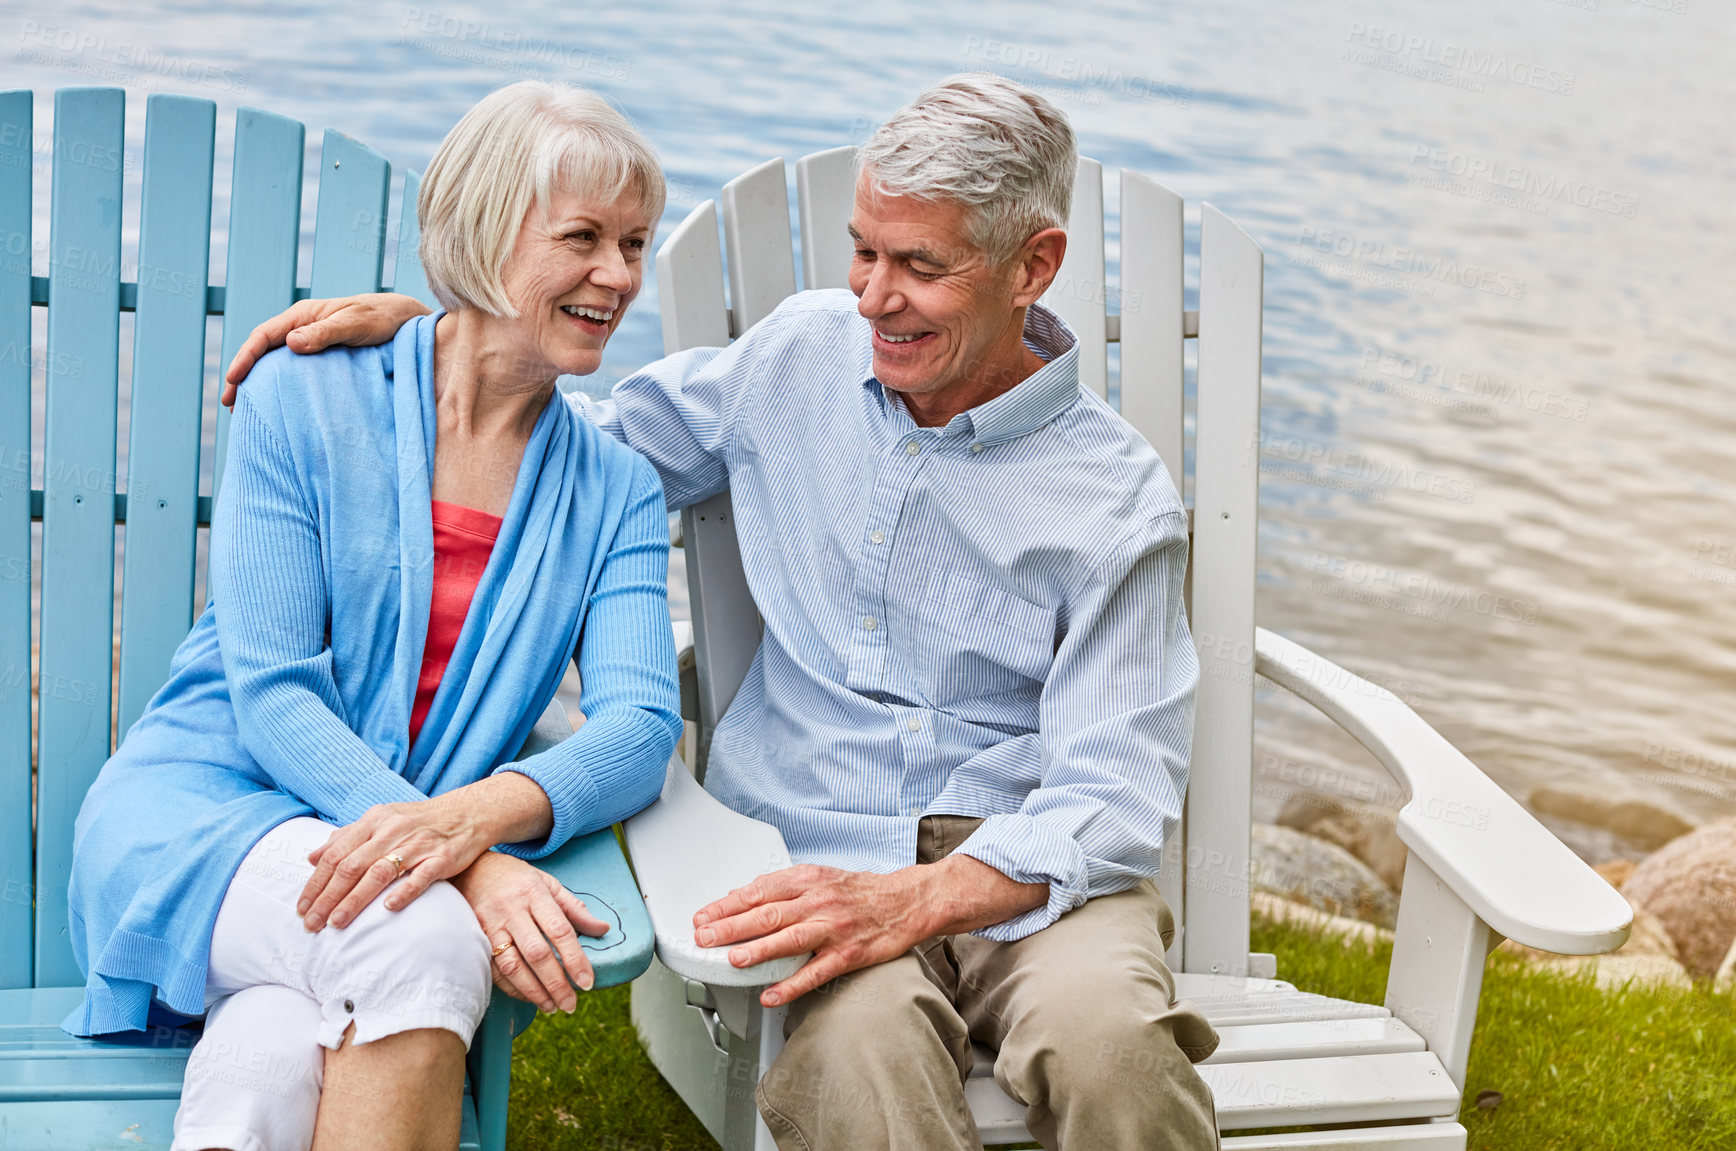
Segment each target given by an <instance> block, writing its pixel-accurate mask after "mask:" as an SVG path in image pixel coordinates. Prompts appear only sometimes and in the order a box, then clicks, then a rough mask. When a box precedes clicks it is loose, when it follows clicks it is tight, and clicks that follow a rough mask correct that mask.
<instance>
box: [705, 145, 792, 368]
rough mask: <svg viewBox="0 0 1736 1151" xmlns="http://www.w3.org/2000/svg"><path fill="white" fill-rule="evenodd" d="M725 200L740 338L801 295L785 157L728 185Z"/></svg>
mask: <svg viewBox="0 0 1736 1151" xmlns="http://www.w3.org/2000/svg"><path fill="white" fill-rule="evenodd" d="M722 200H723V243H724V247H725V248H726V249H727V251H728V253H729V264H728V268H729V306H730V311H731V313H732V314H733V317H734V320H735V323H734V324H733V325H732V326H733V327H734V329H735V331H736V333H737V334H740V333H742V332H745V331H747V330H748V329H749V328H751V327H753V326H754V325H755V324H757V323H759V322H760V321H761V320H763V319H765V317H766V316H767V315H768V314H769V313H770V312H771V310H772V309H773V308H775V307H777V306H778V305H779V304H781V303H783V302H784V301H785V300H786V299H788V298H789V297H790V296H792V295H794V294H795V291H796V264H795V256H794V251H793V249H792V248H791V246H790V193H789V189H788V186H787V184H786V182H785V176H784V161H783V158H782V157H781V156H780V157H778V158H776V159H772V160H767V161H766V162H765V163H763V164H761V165H760V166H759V167H757V168H752V169H749V170H748V171H746V172H743V173H742V174H741V175H739V176H737V177H736V178H735V179H733V180H731V181H730V182H729V183H727V184H725V185H724V186H723V195H722Z"/></svg>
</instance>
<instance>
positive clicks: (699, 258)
mask: <svg viewBox="0 0 1736 1151" xmlns="http://www.w3.org/2000/svg"><path fill="white" fill-rule="evenodd" d="M787 202H788V201H787V200H786V204H787ZM784 219H785V220H786V221H788V219H789V210H788V208H787V207H786V208H785V215H784ZM785 232H786V235H787V233H788V228H787V224H786V228H785ZM786 258H787V257H786ZM657 296H658V302H659V306H660V307H661V309H662V313H663V352H664V354H665V355H672V354H674V353H675V352H680V351H685V350H686V349H688V348H708V347H709V348H721V347H724V346H725V345H727V344H728V343H729V317H728V314H727V313H726V312H725V310H724V307H723V261H722V258H721V255H720V253H719V252H718V248H717V209H716V205H715V204H713V203H712V201H710V200H707V201H706V202H705V203H703V204H701V205H699V207H697V208H695V209H693V211H692V212H689V213H688V215H687V219H685V220H683V221H682V222H681V223H680V225H679V226H677V227H676V229H675V230H674V231H673V232H671V233H670V234H669V238H668V239H667V240H665V241H664V243H663V247H662V248H661V249H659V250H658V252H657ZM681 532H682V539H683V547H682V552H683V558H684V559H685V560H686V562H687V586H688V592H689V596H690V602H691V603H692V605H693V647H694V655H695V658H696V662H697V665H698V669H697V670H698V673H699V674H698V680H699V723H698V728H699V738H698V743H697V746H696V747H695V749H694V750H695V755H694V765H695V767H696V769H697V773H698V775H699V777H700V778H701V779H703V778H704V773H705V764H706V760H707V758H708V756H709V754H710V750H711V733H712V732H713V730H715V729H716V727H717V721H718V719H720V718H721V717H722V715H723V713H724V710H725V709H726V708H728V707H729V703H730V700H732V699H734V698H735V691H736V688H738V687H740V686H741V680H742V676H744V675H745V674H746V673H747V667H748V664H749V663H750V662H751V661H752V660H753V653H754V651H755V650H756V649H757V648H758V647H759V638H760V618H759V612H758V611H757V609H756V608H755V607H754V602H753V596H752V594H750V593H749V592H748V588H747V576H746V575H745V574H744V573H743V572H742V566H741V553H740V551H739V550H738V549H737V546H736V539H735V515H734V512H733V510H732V508H731V505H730V501H729V493H728V492H723V493H722V494H720V495H716V496H713V497H712V498H711V499H708V500H705V501H703V502H701V503H698V504H695V505H693V506H692V507H690V508H687V509H685V510H684V511H683V512H682V513H681Z"/></svg>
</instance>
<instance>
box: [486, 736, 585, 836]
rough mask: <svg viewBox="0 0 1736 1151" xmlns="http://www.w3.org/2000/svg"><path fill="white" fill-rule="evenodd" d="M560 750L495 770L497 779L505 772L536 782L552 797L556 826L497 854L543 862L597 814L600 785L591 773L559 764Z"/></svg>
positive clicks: (552, 812)
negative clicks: (558, 755)
mask: <svg viewBox="0 0 1736 1151" xmlns="http://www.w3.org/2000/svg"><path fill="white" fill-rule="evenodd" d="M569 739H570V737H569ZM563 746H564V745H563ZM558 750H559V748H555V749H553V750H552V751H549V752H544V753H543V754H541V755H533V756H531V757H530V758H529V759H520V760H515V761H513V762H512V763H503V764H501V765H500V766H499V767H497V768H495V769H494V774H496V775H498V774H500V773H501V772H503V771H516V772H517V773H518V774H520V775H522V776H525V777H526V778H527V779H530V780H532V781H533V782H535V783H536V785H537V786H538V787H540V788H542V789H543V794H544V795H546V796H548V798H549V812H550V814H551V815H552V816H553V818H554V826H552V827H550V828H549V833H548V834H547V835H545V836H543V837H542V838H540V839H526V840H523V841H521V842H519V843H503V844H500V845H499V846H498V847H496V848H495V850H496V851H499V852H501V853H503V854H505V855H512V856H516V857H517V858H519V859H541V858H542V857H543V856H545V855H548V854H550V853H551V852H553V851H555V850H556V849H558V848H559V847H561V846H562V845H563V844H565V843H566V842H567V840H569V839H571V838H572V837H573V835H574V834H575V833H576V832H578V830H579V829H580V827H581V826H583V820H584V818H585V817H586V816H589V815H591V814H593V813H594V812H595V811H596V810H597V808H598V806H599V804H598V802H597V799H598V796H597V785H596V782H595V781H594V780H592V779H591V774H590V772H588V771H584V770H576V768H577V766H578V765H576V764H573V763H570V762H568V763H562V762H558V761H557V760H556V757H555V755H554V754H553V752H554V751H558Z"/></svg>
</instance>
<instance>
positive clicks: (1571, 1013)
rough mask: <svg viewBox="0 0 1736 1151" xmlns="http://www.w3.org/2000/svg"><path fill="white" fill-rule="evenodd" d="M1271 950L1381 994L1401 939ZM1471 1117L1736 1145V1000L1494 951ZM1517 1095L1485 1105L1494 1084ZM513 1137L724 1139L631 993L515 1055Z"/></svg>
mask: <svg viewBox="0 0 1736 1151" xmlns="http://www.w3.org/2000/svg"><path fill="white" fill-rule="evenodd" d="M1253 944H1254V949H1255V950H1256V951H1270V952H1273V953H1275V954H1276V955H1277V956H1278V974H1279V975H1280V976H1281V977H1282V978H1284V979H1286V980H1288V981H1290V982H1291V983H1294V984H1296V986H1298V987H1300V988H1302V989H1303V990H1305V991H1315V992H1319V993H1321V994H1324V995H1334V996H1339V997H1341V998H1345V999H1357V1000H1361V1001H1363V1002H1370V1003H1379V1002H1380V1001H1381V999H1382V998H1383V996H1384V995H1385V991H1386V970H1387V962H1388V960H1389V958H1390V956H1391V952H1392V948H1391V946H1390V945H1373V946H1369V945H1364V944H1360V943H1350V944H1348V945H1347V944H1343V943H1341V942H1340V941H1338V940H1335V939H1330V938H1322V937H1321V936H1318V935H1315V934H1313V933H1312V932H1310V931H1308V930H1307V929H1305V928H1302V927H1298V926H1294V925H1289V924H1280V923H1274V922H1271V921H1269V920H1265V919H1262V918H1259V917H1256V918H1255V920H1254V934H1253ZM1468 1078H1469V1082H1468V1085H1467V1086H1468V1089H1467V1091H1466V1093H1465V1095H1466V1105H1465V1108H1464V1114H1463V1116H1462V1121H1463V1122H1464V1124H1465V1126H1466V1128H1468V1129H1469V1131H1470V1133H1471V1135H1470V1147H1471V1148H1472V1151H1593V1149H1603V1148H1607V1149H1609V1151H1617V1149H1620V1151H1631V1149H1635V1148H1645V1149H1648V1151H1656V1149H1663V1148H1670V1149H1676V1148H1680V1149H1683V1151H1702V1149H1704V1151H1714V1149H1718V1151H1723V1149H1728V1148H1736V996H1732V995H1731V994H1729V993H1724V994H1719V993H1716V992H1713V991H1712V990H1710V989H1709V988H1707V987H1704V986H1701V987H1696V988H1695V989H1693V990H1690V991H1682V990H1670V989H1663V988H1635V989H1629V990H1627V991H1624V992H1603V991H1599V990H1598V989H1597V988H1596V987H1595V986H1593V984H1592V983H1591V981H1590V979H1589V978H1578V977H1568V976H1561V975H1556V974H1552V973H1547V972H1537V971H1533V970H1530V969H1528V968H1527V967H1525V965H1524V964H1523V963H1522V962H1520V961H1518V960H1516V959H1512V958H1509V957H1508V956H1506V955H1503V954H1499V953H1498V954H1496V955H1494V956H1492V957H1491V958H1490V961H1489V967H1488V971H1487V973H1486V974H1485V976H1484V980H1483V999H1482V1006H1481V1008H1480V1009H1479V1011H1478V1013H1477V1035H1476V1040H1475V1042H1474V1043H1473V1044H1472V1047H1471V1065H1470V1070H1469V1075H1468ZM1486 1089H1487V1090H1495V1091H1499V1092H1501V1093H1502V1095H1503V1096H1504V1100H1503V1102H1502V1103H1501V1105H1500V1106H1499V1107H1497V1108H1495V1109H1494V1110H1491V1111H1480V1110H1478V1109H1477V1108H1476V1106H1475V1105H1474V1104H1473V1102H1472V1101H1473V1100H1474V1099H1475V1098H1476V1095H1477V1093H1478V1092H1479V1091H1483V1090H1486ZM511 1116H512V1129H511V1134H510V1136H509V1139H508V1146H510V1147H512V1148H516V1149H524V1151H530V1149H533V1148H534V1149H535V1151H699V1149H710V1148H715V1147H716V1144H715V1143H714V1142H712V1140H711V1138H710V1136H708V1135H707V1134H706V1133H705V1129H704V1128H702V1127H701V1126H700V1125H699V1123H698V1122H697V1121H696V1120H695V1119H694V1118H693V1116H691V1115H690V1114H688V1112H687V1108H686V1107H684V1106H683V1105H682V1103H681V1100H680V1099H679V1098H677V1097H676V1095H675V1093H674V1092H673V1091H672V1090H670V1089H669V1087H668V1085H667V1084H665V1083H664V1082H663V1080H662V1079H661V1078H660V1077H659V1076H658V1074H657V1072H656V1071H655V1070H654V1069H653V1068H652V1066H651V1064H650V1062H649V1061H648V1060H647V1059H646V1058H645V1055H644V1053H643V1052H642V1051H641V1050H640V1048H639V1043H638V1039H637V1038H636V1037H635V1035H634V1033H633V1025H632V1023H631V1022H630V1021H629V1020H628V1018H627V989H626V988H625V987H617V988H611V989H610V990H607V991H599V992H595V993H593V994H590V995H585V996H581V997H580V999H579V1009H578V1011H577V1012H575V1013H574V1014H573V1015H571V1016H553V1017H545V1018H544V1019H542V1020H541V1021H540V1022H538V1023H537V1024H536V1025H535V1026H533V1027H532V1028H531V1030H530V1031H529V1032H528V1033H527V1034H526V1035H525V1036H524V1037H523V1038H521V1039H520V1040H519V1041H518V1043H517V1045H516V1047H515V1050H514V1052H513V1077H512V1112H511Z"/></svg>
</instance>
